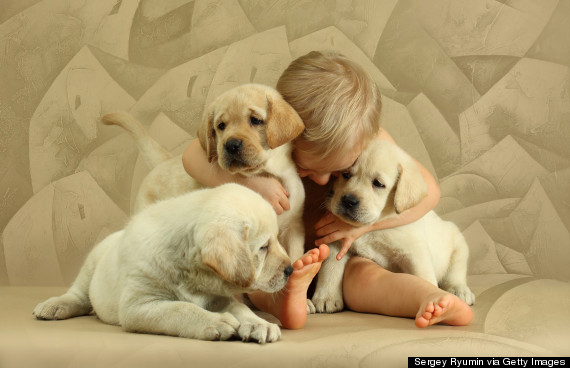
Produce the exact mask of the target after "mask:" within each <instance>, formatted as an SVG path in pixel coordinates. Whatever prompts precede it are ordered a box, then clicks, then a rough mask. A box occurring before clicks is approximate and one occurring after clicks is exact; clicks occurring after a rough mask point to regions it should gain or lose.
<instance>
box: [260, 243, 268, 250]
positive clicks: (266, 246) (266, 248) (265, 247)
mask: <svg viewBox="0 0 570 368" xmlns="http://www.w3.org/2000/svg"><path fill="white" fill-rule="evenodd" d="M259 250H261V251H263V252H266V251H268V250H269V243H267V244H265V245H264V246H263V247H261V248H259Z"/></svg>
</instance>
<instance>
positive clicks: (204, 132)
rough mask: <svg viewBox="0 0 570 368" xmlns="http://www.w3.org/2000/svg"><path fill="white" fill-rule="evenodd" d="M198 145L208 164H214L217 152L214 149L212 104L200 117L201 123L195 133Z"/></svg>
mask: <svg viewBox="0 0 570 368" xmlns="http://www.w3.org/2000/svg"><path fill="white" fill-rule="evenodd" d="M196 135H197V136H198V140H199V141H200V145H201V146H202V148H203V149H204V151H206V154H207V155H208V162H214V161H216V160H217V159H218V151H217V147H216V131H215V130H214V104H211V105H210V106H209V107H208V108H206V110H204V115H203V116H202V123H201V124H200V126H199V127H198V131H197V133H196Z"/></svg>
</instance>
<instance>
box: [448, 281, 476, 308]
mask: <svg viewBox="0 0 570 368" xmlns="http://www.w3.org/2000/svg"><path fill="white" fill-rule="evenodd" d="M445 291H447V292H449V293H451V294H455V295H456V296H457V297H458V298H459V299H461V300H463V301H464V302H465V303H467V304H468V305H473V304H474V303H475V294H473V292H472V291H471V289H469V286H467V285H452V286H450V287H448V288H446V289H445Z"/></svg>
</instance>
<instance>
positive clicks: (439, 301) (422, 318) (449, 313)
mask: <svg viewBox="0 0 570 368" xmlns="http://www.w3.org/2000/svg"><path fill="white" fill-rule="evenodd" d="M472 319H473V311H472V310H471V308H470V307H469V306H468V305H467V304H466V303H465V302H464V301H463V300H461V299H459V298H458V297H456V296H455V295H453V294H450V293H447V292H445V291H443V290H442V291H439V292H436V293H433V294H431V295H429V296H428V297H427V298H426V300H425V301H424V303H423V304H422V305H421V307H420V310H419V311H418V314H417V315H416V326H417V327H420V328H424V327H427V326H431V325H434V324H436V323H444V324H447V325H452V326H465V325H468V324H469V323H471V320H472Z"/></svg>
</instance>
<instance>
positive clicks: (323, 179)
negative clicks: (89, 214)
mask: <svg viewBox="0 0 570 368" xmlns="http://www.w3.org/2000/svg"><path fill="white" fill-rule="evenodd" d="M309 177H310V178H311V180H312V181H314V182H315V183H317V184H319V185H325V184H326V183H328V182H329V179H330V178H331V174H330V173H329V174H312V175H311V176H309Z"/></svg>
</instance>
